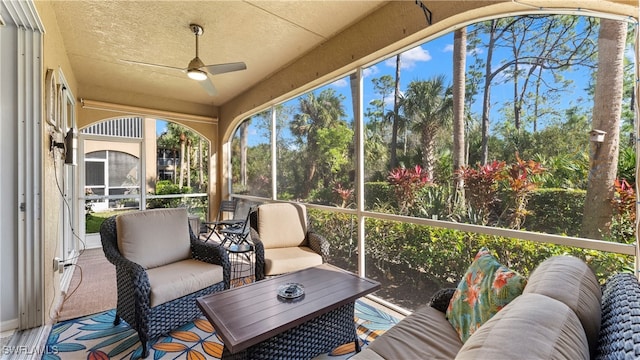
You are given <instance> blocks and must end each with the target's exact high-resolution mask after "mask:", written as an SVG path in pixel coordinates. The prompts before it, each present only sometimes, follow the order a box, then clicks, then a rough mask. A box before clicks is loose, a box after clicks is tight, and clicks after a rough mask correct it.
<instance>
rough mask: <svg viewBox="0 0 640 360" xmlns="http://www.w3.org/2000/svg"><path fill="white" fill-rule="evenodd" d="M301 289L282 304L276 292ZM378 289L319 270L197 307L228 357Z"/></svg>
mask: <svg viewBox="0 0 640 360" xmlns="http://www.w3.org/2000/svg"><path fill="white" fill-rule="evenodd" d="M287 283H300V284H302V285H304V295H303V296H302V297H300V298H298V299H293V300H285V299H283V298H281V297H279V296H278V287H279V286H281V285H284V284H287ZM378 289H380V283H379V282H377V281H373V280H370V279H367V278H363V277H360V276H358V275H356V274H353V273H351V272H348V271H346V270H342V269H340V268H337V267H335V266H333V265H329V264H322V265H319V266H316V267H312V268H308V269H304V270H300V271H296V272H293V273H289V274H286V275H281V276H276V277H273V278H269V279H266V280H261V281H258V282H255V283H252V284H249V285H244V286H241V287H239V288H234V289H230V290H225V291H221V292H217V293H214V294H211V295H207V296H203V297H200V298H198V299H197V300H196V301H197V304H198V306H199V307H200V309H201V310H202V312H203V313H204V314H205V316H206V317H207V319H209V321H210V322H211V323H212V324H213V326H214V328H215V329H216V331H217V332H218V334H219V335H220V337H221V338H222V341H224V345H225V346H226V347H227V348H228V349H229V351H231V352H232V353H236V352H238V351H241V350H244V349H246V348H248V347H249V346H252V345H255V344H257V343H260V342H262V341H264V340H267V339H269V338H271V337H273V336H275V335H277V334H279V333H281V332H284V331H286V330H289V329H291V328H293V327H295V326H297V325H300V324H302V323H304V322H306V321H309V320H311V319H313V318H315V317H318V316H320V315H322V314H325V313H327V312H329V311H332V310H335V309H337V308H339V307H340V306H343V305H345V304H348V303H350V302H354V301H355V300H356V299H358V298H359V297H362V296H364V295H366V294H369V293H372V292H374V291H376V290H378Z"/></svg>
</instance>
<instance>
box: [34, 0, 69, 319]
mask: <svg viewBox="0 0 640 360" xmlns="http://www.w3.org/2000/svg"><path fill="white" fill-rule="evenodd" d="M35 4H36V8H37V10H38V14H39V15H40V19H41V20H42V23H43V25H44V29H45V34H44V36H43V43H44V44H43V50H44V52H43V53H44V56H43V59H42V66H43V69H42V73H43V77H44V76H45V74H46V71H47V69H54V71H55V72H56V76H58V72H59V70H62V73H63V74H64V77H65V79H66V81H67V85H68V86H69V89H70V90H71V92H72V93H74V94H77V90H78V85H77V82H76V78H75V76H74V74H73V71H72V69H71V65H70V64H69V59H68V58H67V56H66V50H65V46H64V43H63V41H62V36H61V35H60V32H59V29H58V23H57V19H56V17H55V14H54V12H53V9H52V7H51V4H50V3H49V2H44V1H37V2H35ZM43 83H44V81H43ZM43 94H44V91H43ZM43 109H44V105H43ZM42 125H43V131H42V133H43V139H42V142H41V143H42V144H43V148H42V162H43V164H42V187H43V195H42V209H43V211H42V218H43V221H42V224H43V225H42V226H43V229H42V234H43V254H44V258H43V261H44V266H43V269H44V278H43V283H44V289H43V293H44V314H43V315H44V321H45V323H50V322H51V321H52V320H54V319H55V318H56V317H57V314H56V309H57V308H58V307H59V305H60V303H61V299H62V297H61V293H60V280H61V279H60V274H59V273H58V272H54V271H53V258H55V257H58V256H59V257H62V254H61V247H62V235H61V234H62V224H61V222H62V211H63V208H62V204H63V203H62V201H61V196H62V195H61V194H60V192H59V190H58V185H57V184H56V178H57V179H58V182H60V183H61V182H62V181H63V177H62V174H63V167H64V164H63V161H62V159H61V158H60V156H59V154H60V152H59V151H54V152H50V151H49V134H54V136H55V137H56V139H57V141H61V140H62V134H60V133H55V132H54V130H53V129H52V127H51V126H50V125H48V123H47V122H46V121H42ZM54 153H56V154H58V156H54ZM54 161H55V163H54ZM65 271H71V268H67V270H65Z"/></svg>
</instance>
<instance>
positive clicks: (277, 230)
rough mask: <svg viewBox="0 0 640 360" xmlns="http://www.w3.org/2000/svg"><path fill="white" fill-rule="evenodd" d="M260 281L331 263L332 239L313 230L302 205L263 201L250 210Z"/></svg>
mask: <svg viewBox="0 0 640 360" xmlns="http://www.w3.org/2000/svg"><path fill="white" fill-rule="evenodd" d="M250 223H251V241H253V243H254V247H255V254H256V280H262V279H264V278H265V277H266V276H273V275H280V274H285V273H289V272H292V271H297V270H302V269H305V268H308V267H312V266H316V265H320V264H322V263H325V262H327V260H328V258H329V242H328V241H327V240H326V239H325V238H324V237H323V236H321V235H319V234H317V233H315V232H313V231H312V230H310V229H309V225H308V222H307V210H306V208H305V206H304V205H302V204H293V203H273V204H262V205H260V206H258V207H257V209H256V210H255V211H253V212H251V213H250Z"/></svg>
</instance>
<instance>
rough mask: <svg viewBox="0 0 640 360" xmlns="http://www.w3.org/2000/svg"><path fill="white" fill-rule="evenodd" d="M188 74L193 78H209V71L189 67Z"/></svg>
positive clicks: (201, 79)
mask: <svg viewBox="0 0 640 360" xmlns="http://www.w3.org/2000/svg"><path fill="white" fill-rule="evenodd" d="M187 75H188V76H189V77H190V78H191V79H193V80H198V81H203V80H206V79H207V73H205V72H204V71H202V70H199V69H189V70H187Z"/></svg>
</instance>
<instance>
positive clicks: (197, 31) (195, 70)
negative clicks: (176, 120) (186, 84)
mask: <svg viewBox="0 0 640 360" xmlns="http://www.w3.org/2000/svg"><path fill="white" fill-rule="evenodd" d="M189 28H191V31H192V32H193V34H194V35H195V36H196V57H194V58H193V59H191V61H189V65H187V67H186V68H179V67H175V66H168V65H160V64H150V63H145V62H140V61H134V60H121V61H124V62H126V63H130V64H137V65H145V66H153V67H159V68H164V69H174V70H179V71H182V72H185V73H187V76H189V78H191V79H193V80H197V81H198V82H199V83H200V85H202V87H203V88H204V89H205V90H206V91H207V93H208V94H209V95H211V96H213V95H215V94H216V88H215V87H214V86H213V82H211V79H210V78H209V76H208V75H207V73H209V74H211V75H217V74H224V73H228V72H232V71H239V70H245V69H246V68H247V65H246V64H245V63H244V62H234V63H224V64H215V65H205V64H204V63H203V62H202V60H200V58H199V57H198V38H199V37H200V36H201V35H202V34H203V33H204V29H203V28H202V26H200V25H198V24H190V25H189Z"/></svg>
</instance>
